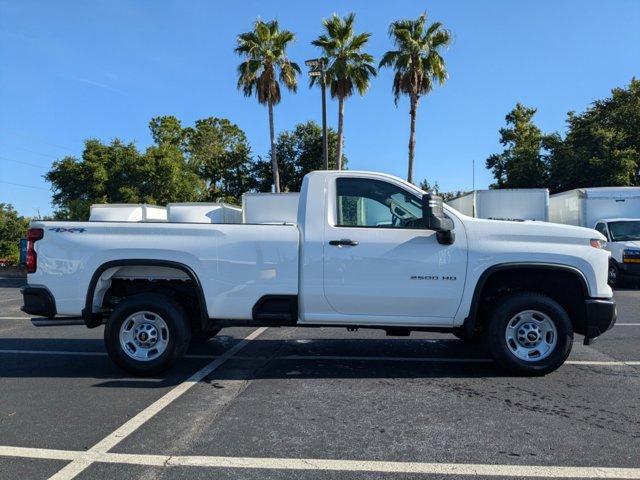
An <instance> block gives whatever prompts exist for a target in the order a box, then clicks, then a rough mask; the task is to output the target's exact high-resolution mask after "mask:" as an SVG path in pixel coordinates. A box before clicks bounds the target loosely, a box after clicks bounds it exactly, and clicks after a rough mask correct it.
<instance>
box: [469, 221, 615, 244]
mask: <svg viewBox="0 0 640 480" xmlns="http://www.w3.org/2000/svg"><path fill="white" fill-rule="evenodd" d="M464 223H465V226H466V228H467V232H468V234H469V235H470V236H472V237H476V238H479V237H481V238H484V239H488V238H490V237H494V238H499V239H500V240H503V241H504V240H506V241H515V242H518V241H520V242H522V241H526V242H544V243H575V244H578V245H585V244H586V245H588V244H589V240H590V239H592V238H593V239H599V240H606V239H605V237H604V236H603V235H602V234H601V233H599V232H597V231H596V230H593V229H591V228H583V227H576V226H573V225H561V224H559V223H549V222H538V221H524V222H515V221H507V220H485V219H480V218H471V217H467V218H465V222H464Z"/></svg>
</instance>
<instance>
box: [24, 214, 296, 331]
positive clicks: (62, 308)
mask: <svg viewBox="0 0 640 480" xmlns="http://www.w3.org/2000/svg"><path fill="white" fill-rule="evenodd" d="M32 227H34V228H42V229H43V230H44V237H43V239H42V240H39V241H38V242H36V244H35V250H36V253H37V254H38V268H37V271H36V273H34V274H30V275H29V279H28V281H29V285H32V286H45V287H46V288H48V289H49V290H50V291H51V294H52V295H53V297H54V298H55V299H56V308H57V314H58V315H80V314H81V311H82V309H83V308H84V306H85V301H86V296H87V286H88V285H89V284H90V281H91V278H92V276H93V275H94V272H96V270H98V269H99V268H100V267H101V266H102V265H104V264H106V263H107V262H111V261H118V260H121V259H123V258H124V259H134V260H135V259H163V260H167V261H172V262H179V263H181V264H184V265H186V266H187V267H189V268H190V269H191V270H193V272H194V273H195V274H196V275H197V278H198V279H199V281H200V283H201V285H202V289H203V293H204V296H205V298H206V299H207V312H208V315H209V317H210V318H224V319H250V318H251V316H252V307H253V306H254V305H255V304H256V302H258V300H260V298H262V297H263V296H265V295H296V294H297V293H298V242H299V232H298V228H297V227H296V226H295V225H244V224H197V223H193V224H191V223H131V222H33V223H32ZM132 263H135V262H132ZM149 268H152V269H153V268H156V269H158V268H161V267H145V268H133V269H132V268H130V267H127V266H118V267H114V268H110V269H107V270H105V271H104V273H102V275H101V277H100V281H99V285H98V287H97V288H96V292H97V293H98V294H99V293H100V291H101V289H102V291H103V292H102V293H104V290H106V288H108V284H109V282H110V280H111V279H113V278H128V279H135V278H138V277H141V278H144V277H145V275H151V274H152V273H153V276H154V277H155V278H157V277H158V275H157V274H158V271H160V272H161V273H162V276H161V278H166V279H171V280H178V281H179V280H184V281H186V280H188V276H186V275H185V274H184V273H183V272H180V271H178V270H172V269H167V268H163V269H161V270H154V271H153V272H152V271H150V270H149Z"/></svg>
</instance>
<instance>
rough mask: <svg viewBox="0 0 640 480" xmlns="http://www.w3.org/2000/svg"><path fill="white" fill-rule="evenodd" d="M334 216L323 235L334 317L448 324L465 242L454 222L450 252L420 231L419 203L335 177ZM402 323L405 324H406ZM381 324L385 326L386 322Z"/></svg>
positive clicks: (391, 190)
mask: <svg viewBox="0 0 640 480" xmlns="http://www.w3.org/2000/svg"><path fill="white" fill-rule="evenodd" d="M331 190H333V193H332V194H333V195H335V202H330V204H331V203H333V204H334V205H336V211H335V212H332V214H331V215H329V221H328V222H327V224H326V226H325V232H324V246H323V248H324V293H325V298H326V300H327V302H328V303H329V305H330V306H331V308H333V310H334V311H335V312H336V313H339V314H342V315H345V316H350V317H352V318H348V319H344V321H351V322H354V323H357V322H358V320H357V319H356V318H355V317H357V316H360V317H362V316H368V317H372V318H373V317H380V318H382V320H380V321H384V317H387V318H388V317H395V318H397V319H398V321H399V322H402V321H403V320H401V318H403V317H404V318H405V319H407V318H408V317H419V318H422V319H423V320H418V323H425V324H429V323H434V324H447V323H449V322H447V321H445V320H444V319H452V318H453V317H454V315H455V313H456V311H457V309H458V306H459V304H460V300H461V297H462V292H463V287H464V280H465V273H466V238H465V235H464V231H462V228H461V226H460V224H459V222H458V221H457V220H456V219H454V222H458V223H456V225H458V226H459V228H457V229H456V241H455V242H454V244H453V245H441V244H440V243H438V241H437V238H436V232H434V231H433V230H427V229H425V228H424V226H423V225H424V223H423V220H422V203H421V198H419V197H418V196H417V195H415V194H414V193H412V192H409V191H407V190H405V188H404V187H403V186H401V185H397V184H395V183H392V182H389V181H385V180H379V179H374V178H366V177H364V178H360V177H355V176H346V177H338V178H336V180H335V185H334V188H333V189H329V191H331ZM406 321H409V320H406ZM386 322H389V320H388V319H387V320H386Z"/></svg>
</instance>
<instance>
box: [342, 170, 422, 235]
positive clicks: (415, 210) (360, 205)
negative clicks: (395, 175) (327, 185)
mask: <svg viewBox="0 0 640 480" xmlns="http://www.w3.org/2000/svg"><path fill="white" fill-rule="evenodd" d="M336 189H337V205H338V220H337V225H336V226H337V227H363V228H424V222H423V220H422V202H421V200H420V199H419V198H418V197H416V196H415V195H413V194H411V193H409V192H407V191H406V190H404V189H402V188H400V187H398V186H396V185H393V184H392V183H388V182H384V181H381V180H374V179H369V178H348V177H347V178H344V177H343V178H338V179H337V180H336Z"/></svg>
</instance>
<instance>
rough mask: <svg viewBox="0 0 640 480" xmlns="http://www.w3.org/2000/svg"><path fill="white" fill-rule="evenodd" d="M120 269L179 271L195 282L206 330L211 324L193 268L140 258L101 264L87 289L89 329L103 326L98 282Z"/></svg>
mask: <svg viewBox="0 0 640 480" xmlns="http://www.w3.org/2000/svg"><path fill="white" fill-rule="evenodd" d="M118 267H161V268H169V269H174V270H178V271H180V272H183V273H184V274H186V275H187V277H188V278H189V280H190V281H191V282H193V285H194V288H195V294H196V298H197V300H198V306H197V308H198V310H199V312H200V322H201V325H202V327H203V328H204V327H205V326H206V325H207V324H208V322H209V315H208V311H207V303H206V298H205V295H204V291H203V289H202V284H201V283H200V280H199V278H198V276H197V275H196V273H195V272H194V271H193V269H192V268H191V267H189V266H188V265H185V264H184V263H180V262H174V261H172V260H157V259H148V258H138V259H122V260H112V261H109V262H105V263H103V264H101V265H100V266H99V267H98V268H96V270H95V271H94V272H93V275H92V276H91V280H90V281H89V286H88V288H87V294H86V297H85V306H84V309H83V310H82V318H83V320H84V322H85V325H86V326H87V327H88V328H95V327H98V326H100V325H101V324H102V314H101V313H99V312H94V299H95V295H96V287H97V285H98V282H99V280H100V278H101V276H102V274H103V273H104V272H106V271H107V270H109V269H113V268H118Z"/></svg>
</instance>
